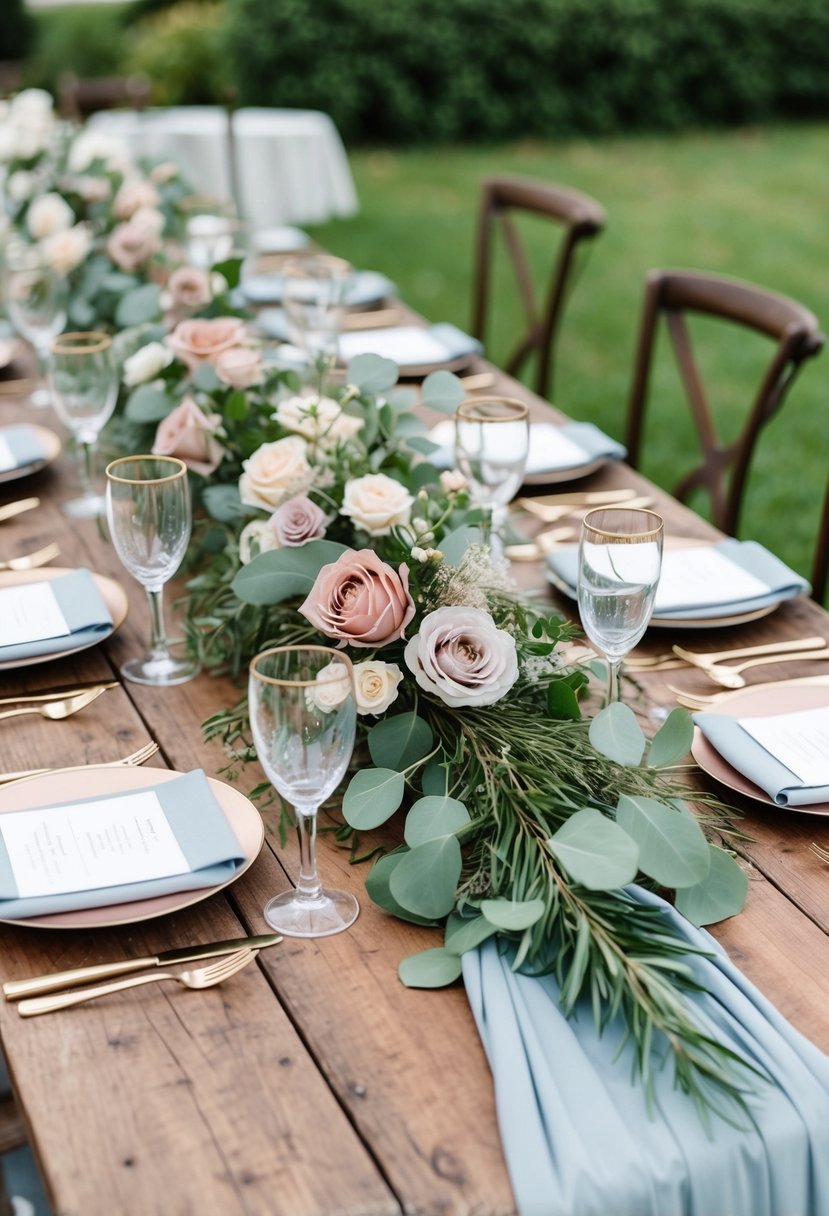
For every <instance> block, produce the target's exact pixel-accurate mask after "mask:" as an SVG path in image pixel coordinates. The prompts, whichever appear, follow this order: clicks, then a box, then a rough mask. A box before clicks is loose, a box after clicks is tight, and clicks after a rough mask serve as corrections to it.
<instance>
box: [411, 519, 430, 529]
mask: <svg viewBox="0 0 829 1216" xmlns="http://www.w3.org/2000/svg"><path fill="white" fill-rule="evenodd" d="M412 527H413V528H414V530H415V532H426V531H428V528H429V525H428V524H427V522H426V520H425V519H423V518H422V517H421V516H420V515H417V516H415V518H414V519H413V520H412Z"/></svg>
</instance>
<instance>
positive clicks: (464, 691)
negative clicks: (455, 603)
mask: <svg viewBox="0 0 829 1216" xmlns="http://www.w3.org/2000/svg"><path fill="white" fill-rule="evenodd" d="M403 658H404V659H405V661H406V666H407V667H408V668H409V670H410V671H411V672H412V673H413V674H414V678H415V679H416V680H417V682H418V684H419V685H420V687H421V688H423V689H425V690H426V692H431V693H433V694H434V695H435V696H436V697H440V699H441V701H443V702H444V703H445V704H446V705H450V706H452V707H453V708H456V709H457V708H459V707H460V706H463V705H472V706H476V705H478V706H480V705H493V704H494V703H495V702H496V701H500V700H501V697H503V696H504V694H505V693H507V692H508V691H509V689H510V688H512V686H513V684H514V683H515V681H516V680H517V679H518V659H517V656H516V651H515V640H514V639H513V638H512V636H511V635H510V634H509V633H507V632H506V631H505V630H504V629H499V628H498V626H497V625H496V624H495V622H494V621H493V619H492V617H491V616H490V615H489V613H488V612H484V611H482V609H480V608H437V609H435V611H434V612H430V613H429V614H428V615H427V616H425V617H424V618H423V620H422V621H421V623H420V632H419V633H417V634H416V635H415V636H414V637H413V638H411V639H410V640H409V642H408V643H407V645H406V649H405V651H404V652H403Z"/></svg>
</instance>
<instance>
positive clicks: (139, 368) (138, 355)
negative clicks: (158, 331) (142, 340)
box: [124, 342, 175, 388]
mask: <svg viewBox="0 0 829 1216" xmlns="http://www.w3.org/2000/svg"><path fill="white" fill-rule="evenodd" d="M174 358H175V355H174V354H173V352H172V351H171V350H170V348H169V346H165V345H164V343H163V342H149V343H148V344H147V345H146V346H142V347H141V349H140V350H137V351H136V352H135V354H134V355H130V357H129V359H125V360H124V384H125V385H126V386H127V388H135V386H136V384H146V382H147V381H148V380H154V379H155V377H156V376H157V375H158V373H159V372H161V371H163V370H164V368H165V367H169V366H170V364H171V363H172V362H173V359H174Z"/></svg>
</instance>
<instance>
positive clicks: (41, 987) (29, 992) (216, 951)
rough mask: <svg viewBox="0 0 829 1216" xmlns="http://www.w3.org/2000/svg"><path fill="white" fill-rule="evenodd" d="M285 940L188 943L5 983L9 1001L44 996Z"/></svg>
mask: <svg viewBox="0 0 829 1216" xmlns="http://www.w3.org/2000/svg"><path fill="white" fill-rule="evenodd" d="M281 941H282V935H281V934H279V933H263V934H262V935H261V936H259V937H235V938H233V939H232V940H230V941H224V942H205V943H204V944H203V945H201V946H185V947H183V948H181V949H178V950H163V951H162V952H161V953H160V954H150V955H147V956H146V957H145V958H130V959H122V960H121V961H120V962H117V963H99V964H97V965H95V966H92V967H76V968H74V969H73V970H72V971H53V972H51V974H49V975H35V976H32V977H31V978H30V979H28V980H8V981H7V983H5V984H4V985H3V995H4V996H5V998H6V1000H7V1001H19V1000H20V999H21V998H22V997H24V996H43V995H44V994H45V993H47V992H59V991H61V990H62V989H64V988H75V987H77V986H78V985H80V984H86V983H90V982H91V981H93V980H106V979H112V978H114V977H115V976H119V975H125V974H126V973H127V972H130V971H146V970H147V968H148V967H177V966H178V965H179V964H180V963H195V962H197V961H198V960H199V959H202V958H215V957H217V956H220V955H227V954H236V953H237V952H238V951H240V950H265V949H267V947H268V946H276V945H277V944H278V943H279V942H281Z"/></svg>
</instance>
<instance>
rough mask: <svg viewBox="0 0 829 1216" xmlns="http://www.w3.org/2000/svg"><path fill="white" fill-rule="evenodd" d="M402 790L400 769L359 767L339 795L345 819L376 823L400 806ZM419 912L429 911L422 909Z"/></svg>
mask: <svg viewBox="0 0 829 1216" xmlns="http://www.w3.org/2000/svg"><path fill="white" fill-rule="evenodd" d="M405 790H406V783H405V781H404V780H403V774H402V773H395V772H394V771H393V770H392V769H390V768H364V769H361V770H360V772H359V773H355V774H354V776H353V777H352V778H351V781H350V782H349V783H348V789H347V790H346V791H345V796H344V798H343V815H344V816H345V820H346V823H349V824H350V825H351V827H353V828H358V829H359V830H361V831H366V830H368V829H369V828H377V827H379V826H380V824H381V823H385V822H386V820H387V819H390V818H391V816H392V815H393V814H394V812H395V811H396V810H397V808H398V807H399V806H400V803H401V802H402V801H403V794H404V793H405ZM404 906H406V907H408V905H404ZM413 910H414V911H418V910H417V909H413ZM421 915H424V916H430V915H432V914H431V913H429V912H424V913H422V914H421Z"/></svg>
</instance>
